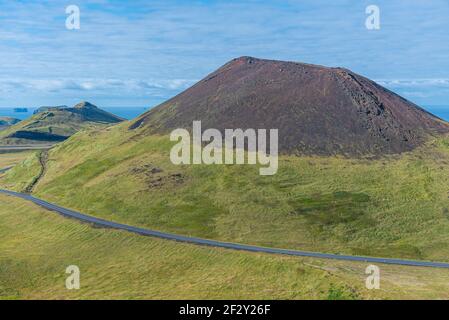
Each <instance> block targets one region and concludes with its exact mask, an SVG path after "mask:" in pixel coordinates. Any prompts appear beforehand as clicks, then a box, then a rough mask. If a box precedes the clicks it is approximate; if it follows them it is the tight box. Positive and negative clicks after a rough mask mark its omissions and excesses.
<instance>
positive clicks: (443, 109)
mask: <svg viewBox="0 0 449 320" xmlns="http://www.w3.org/2000/svg"><path fill="white" fill-rule="evenodd" d="M423 108H424V109H426V110H427V111H429V112H431V113H433V114H434V115H436V116H438V117H440V118H441V119H444V120H446V121H449V105H448V106H427V107H423ZM27 109H28V112H14V108H3V107H0V117H12V118H17V119H20V120H24V119H26V118H29V117H31V116H32V115H33V112H34V111H35V110H36V109H37V108H27ZM102 109H103V110H106V111H108V112H110V113H113V114H115V115H117V116H119V117H122V118H124V119H127V120H131V119H134V118H136V117H138V116H140V115H141V114H142V113H144V112H146V111H148V110H149V109H150V108H145V107H103V108H102Z"/></svg>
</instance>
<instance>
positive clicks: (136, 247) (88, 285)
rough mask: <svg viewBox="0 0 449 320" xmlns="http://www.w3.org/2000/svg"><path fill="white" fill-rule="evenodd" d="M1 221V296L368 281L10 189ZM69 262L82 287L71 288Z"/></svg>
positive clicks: (288, 287)
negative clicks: (68, 209)
mask: <svg viewBox="0 0 449 320" xmlns="http://www.w3.org/2000/svg"><path fill="white" fill-rule="evenodd" d="M0 225H1V226H2V228H1V229H0V299H6V298H22V299H23V298H25V299H30V298H31V299H36V298H37V299H68V298H70V299H74V298H88V299H110V298H112V299H119V298H125V299H143V298H157V299H176V298H189V299H198V298H203V299H205V298H223V299H226V298H228V299H229V298H233V299H235V298H260V299H267V298H275V299H276V298H278V299H281V298H285V299H298V298H317V299H327V298H328V297H330V298H346V299H348V298H355V297H357V294H358V292H357V291H356V289H355V288H359V287H362V284H363V282H362V281H360V285H353V286H351V287H350V286H348V285H347V282H348V281H347V279H340V278H339V277H338V276H335V275H332V274H330V273H328V272H326V271H323V270H320V269H319V268H314V267H310V266H307V265H306V264H305V263H303V262H301V261H298V260H295V259H291V258H278V257H273V256H263V255H255V254H244V253H239V252H232V251H226V250H217V249H210V248H204V247H196V246H192V245H184V244H177V243H175V242H170V241H163V240H155V239H151V238H146V237H141V236H135V235H131V234H126V233H123V232H119V231H113V230H105V229H97V228H92V227H90V226H88V225H85V224H79V223H78V222H75V221H72V220H68V219H64V218H61V217H59V216H57V215H55V214H54V213H51V212H48V211H45V210H44V209H41V208H39V207H36V206H35V205H32V204H29V203H26V202H24V201H20V200H16V199H13V198H9V197H5V196H3V195H2V196H0ZM69 265H77V266H78V267H79V268H80V271H81V290H79V291H69V290H67V289H66V288H65V278H66V277H67V275H66V274H65V269H66V268H67V267H68V266H69ZM352 276H353V277H354V275H352Z"/></svg>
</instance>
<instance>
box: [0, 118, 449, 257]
mask: <svg viewBox="0 0 449 320" xmlns="http://www.w3.org/2000/svg"><path fill="white" fill-rule="evenodd" d="M127 126H128V123H124V124H120V125H118V126H114V127H110V128H107V129H98V130H94V131H89V132H80V133H78V134H76V135H75V136H73V137H72V138H70V139H69V140H67V141H65V142H64V143H62V144H59V145H57V146H55V147H54V148H53V149H52V150H50V151H49V152H48V156H47V159H48V160H47V161H46V168H45V174H44V176H43V178H42V179H41V180H40V181H39V182H38V183H37V185H36V186H35V188H34V193H35V194H36V195H37V196H39V197H42V198H44V199H46V200H49V201H53V202H55V203H58V204H60V205H63V206H67V207H71V208H74V209H79V210H80V211H83V212H86V213H89V214H92V215H95V216H99V217H104V218H107V219H111V220H115V221H119V222H124V223H128V224H133V225H138V226H144V227H148V228H153V229H157V230H163V231H169V232H173V233H178V234H184V235H192V236H199V237H204V238H210V239H219V240H226V241H232V242H239V243H248V244H257V245H263V246H272V247H281V248H293V249H303V250H311V251H322V252H333V253H346V254H358V255H370V256H384V257H397V258H412V259H427V260H441V261H449V201H448V198H447V193H448V185H449V166H448V164H449V139H448V138H447V137H441V138H437V139H434V140H431V141H429V142H428V143H427V144H426V145H424V146H422V147H420V148H417V149H416V150H414V151H413V152H409V153H404V154H401V155H391V156H385V157H382V158H379V159H374V160H373V159H348V158H343V157H297V156H281V157H280V160H279V170H278V173H277V174H276V175H274V176H260V175H259V172H258V168H257V166H247V165H226V166H224V165H223V166H221V165H212V166H204V165H203V166H175V165H173V164H171V162H170V160H169V152H170V148H171V146H172V145H173V142H170V141H169V139H168V137H166V136H157V135H153V136H147V135H144V134H141V131H139V130H137V131H129V130H127ZM40 172H41V168H40V163H39V157H38V156H37V155H34V156H32V157H30V158H28V159H27V160H26V161H24V162H23V163H22V164H20V165H18V166H16V167H15V168H14V169H12V170H11V171H9V172H7V173H6V174H5V175H3V177H1V178H0V185H1V186H2V187H4V188H9V189H14V190H20V191H22V190H25V189H26V188H27V186H28V185H29V184H30V183H32V182H33V181H34V179H35V177H36V176H37V175H39V174H40Z"/></svg>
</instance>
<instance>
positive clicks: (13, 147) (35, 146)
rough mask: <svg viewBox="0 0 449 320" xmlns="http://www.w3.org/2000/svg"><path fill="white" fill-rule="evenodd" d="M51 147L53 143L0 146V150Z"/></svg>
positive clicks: (44, 148)
mask: <svg viewBox="0 0 449 320" xmlns="http://www.w3.org/2000/svg"><path fill="white" fill-rule="evenodd" d="M51 147H53V145H34V146H33V145H23V146H0V151H26V150H46V149H50V148H51Z"/></svg>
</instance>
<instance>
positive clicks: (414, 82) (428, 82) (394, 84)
mask: <svg viewBox="0 0 449 320" xmlns="http://www.w3.org/2000/svg"><path fill="white" fill-rule="evenodd" d="M375 81H376V82H377V83H378V84H380V85H382V86H385V87H389V88H429V87H433V88H439V87H440V88H441V87H442V88H449V79H378V80H375Z"/></svg>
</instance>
